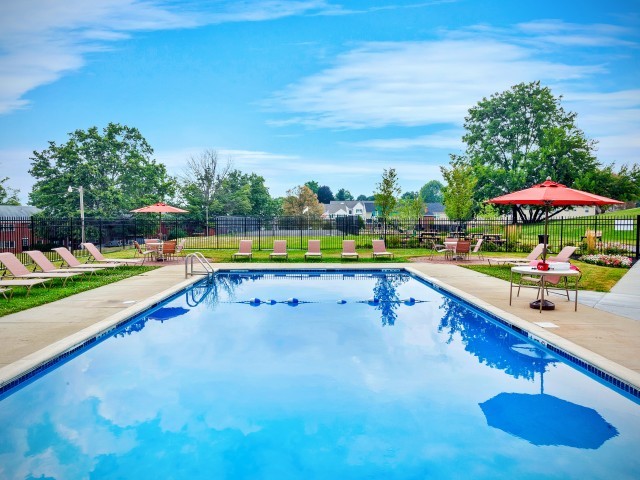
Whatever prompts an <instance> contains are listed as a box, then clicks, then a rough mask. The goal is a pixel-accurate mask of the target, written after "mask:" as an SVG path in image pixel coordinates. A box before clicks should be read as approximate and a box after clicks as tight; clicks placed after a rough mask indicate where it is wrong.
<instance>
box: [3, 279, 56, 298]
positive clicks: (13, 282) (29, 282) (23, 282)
mask: <svg viewBox="0 0 640 480" xmlns="http://www.w3.org/2000/svg"><path fill="white" fill-rule="evenodd" d="M51 280H52V279H51V278H34V279H27V278H16V279H13V278H10V279H6V278H3V279H1V280H0V288H4V289H5V291H6V290H11V289H12V288H13V287H25V288H26V289H27V295H26V296H27V297H28V296H29V293H31V289H32V288H33V286H34V285H42V287H43V288H47V285H46V283H47V282H50V281H51ZM7 287H8V288H7ZM11 296H13V292H12V294H11V295H10V296H9V298H11Z"/></svg>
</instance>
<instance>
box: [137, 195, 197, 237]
mask: <svg viewBox="0 0 640 480" xmlns="http://www.w3.org/2000/svg"><path fill="white" fill-rule="evenodd" d="M131 212H133V213H157V214H158V215H159V218H160V233H162V214H163V213H189V212H188V210H183V209H182V208H178V207H174V206H171V205H167V204H166V203H164V202H158V203H154V204H153V205H147V206H146V207H141V208H136V209H135V210H131Z"/></svg>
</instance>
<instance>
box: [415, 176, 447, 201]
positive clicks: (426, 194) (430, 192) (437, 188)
mask: <svg viewBox="0 0 640 480" xmlns="http://www.w3.org/2000/svg"><path fill="white" fill-rule="evenodd" d="M443 187H444V185H442V183H441V182H439V181H438V180H429V181H428V182H427V183H425V184H424V185H423V186H422V188H421V189H420V197H422V200H423V201H424V202H425V203H442V188H443Z"/></svg>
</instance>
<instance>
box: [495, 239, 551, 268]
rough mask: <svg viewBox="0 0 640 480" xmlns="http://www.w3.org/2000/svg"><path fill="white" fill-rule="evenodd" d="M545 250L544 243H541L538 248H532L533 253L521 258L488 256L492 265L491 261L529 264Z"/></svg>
mask: <svg viewBox="0 0 640 480" xmlns="http://www.w3.org/2000/svg"><path fill="white" fill-rule="evenodd" d="M543 251H544V243H539V244H538V245H537V246H536V248H534V249H533V250H531V253H530V254H529V255H527V256H526V257H520V258H507V257H504V258H501V257H495V258H491V257H487V261H488V262H489V265H491V262H492V261H493V262H495V263H496V264H498V265H499V264H501V263H502V264H503V265H505V264H507V263H510V264H513V265H529V262H531V261H532V260H536V259H537V258H538V257H539V256H540V255H542V252H543Z"/></svg>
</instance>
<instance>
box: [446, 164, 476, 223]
mask: <svg viewBox="0 0 640 480" xmlns="http://www.w3.org/2000/svg"><path fill="white" fill-rule="evenodd" d="M440 171H441V172H442V177H443V178H444V179H445V181H446V182H447V185H446V186H445V187H444V188H443V189H442V197H443V200H444V212H445V213H446V214H447V217H449V218H450V219H451V220H468V219H470V218H471V217H472V215H473V206H474V201H473V192H474V190H475V188H476V184H477V183H478V180H477V179H476V177H475V176H474V174H473V169H472V168H471V167H470V166H469V165H466V164H465V163H464V162H461V161H459V160H456V159H455V158H452V160H451V162H450V168H447V167H440Z"/></svg>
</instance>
